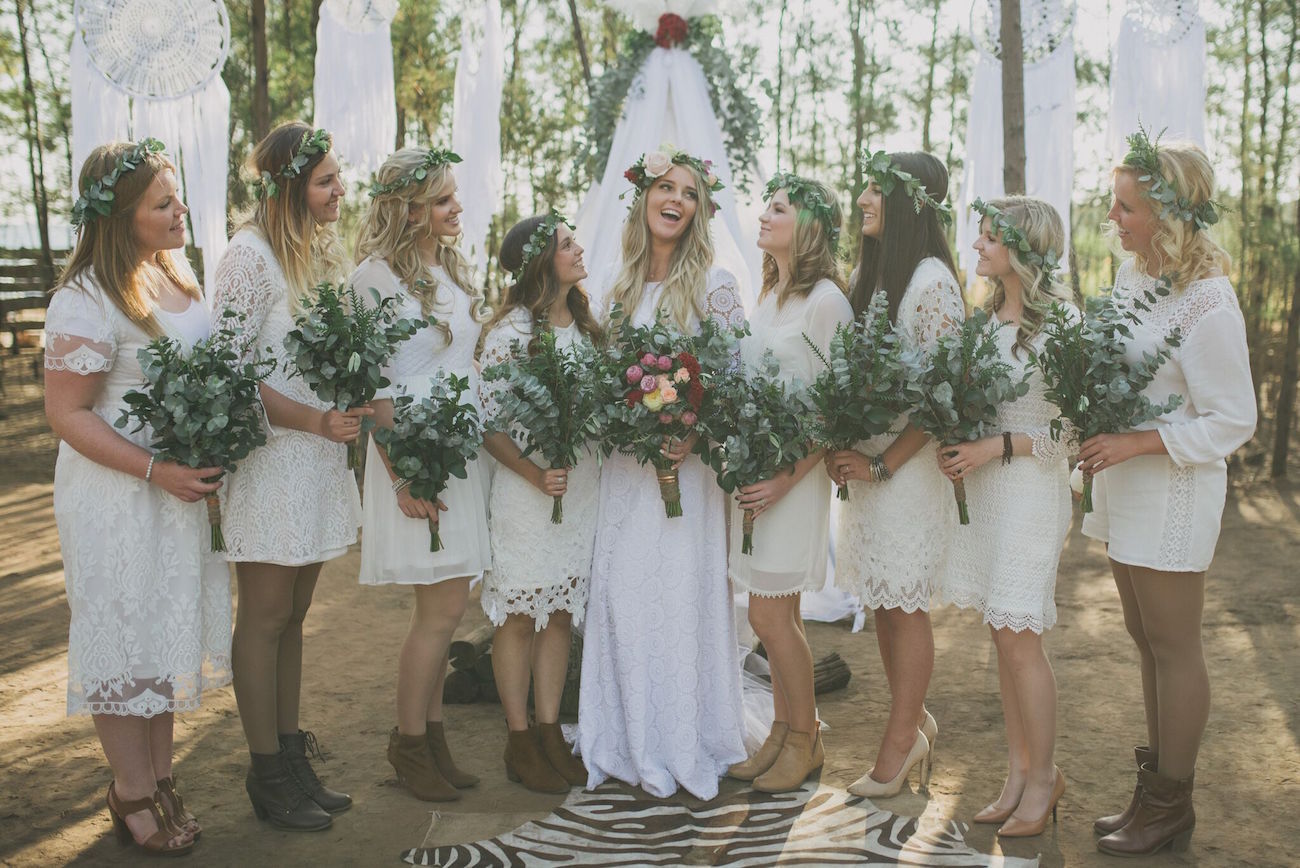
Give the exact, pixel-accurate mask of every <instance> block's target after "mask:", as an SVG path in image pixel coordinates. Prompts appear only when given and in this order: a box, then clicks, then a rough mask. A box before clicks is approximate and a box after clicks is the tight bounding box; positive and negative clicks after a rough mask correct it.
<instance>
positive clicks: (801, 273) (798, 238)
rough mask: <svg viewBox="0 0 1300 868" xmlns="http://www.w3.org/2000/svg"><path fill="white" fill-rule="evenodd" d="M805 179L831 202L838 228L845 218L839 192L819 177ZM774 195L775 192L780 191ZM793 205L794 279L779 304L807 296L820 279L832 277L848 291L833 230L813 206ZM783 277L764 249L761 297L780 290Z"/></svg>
mask: <svg viewBox="0 0 1300 868" xmlns="http://www.w3.org/2000/svg"><path fill="white" fill-rule="evenodd" d="M804 183H805V184H806V185H807V186H808V187H812V188H813V189H815V190H816V191H817V192H818V193H819V194H820V195H821V197H822V201H823V202H826V203H827V204H828V205H829V206H830V210H831V224H832V225H833V226H834V227H835V228H837V229H838V228H839V226H840V224H841V222H842V221H843V219H844V218H843V214H842V212H841V211H840V202H839V199H838V197H836V195H835V192H834V191H833V190H831V188H830V187H827V186H826V185H825V184H822V183H820V182H818V181H809V180H805V182H804ZM781 189H784V188H781ZM777 192H779V191H777ZM772 195H774V196H775V195H776V192H774V193H773V194H772ZM790 207H792V208H794V209H795V222H794V237H793V238H792V239H791V240H790V280H789V281H788V282H787V283H786V285H785V286H783V287H782V288H781V290H780V295H779V296H777V300H776V301H777V307H780V306H781V305H784V304H785V303H786V301H788V300H789V299H791V298H794V297H795V296H804V297H807V295H808V293H810V292H812V289H813V287H814V286H816V285H817V282H818V281H820V280H829V281H830V282H831V283H833V284H835V285H836V286H837V287H839V289H840V292H844V293H847V292H848V284H846V283H845V282H844V275H843V274H842V273H841V272H840V264H839V262H837V261H836V259H835V244H834V243H833V242H832V241H831V234H830V232H828V231H827V229H826V226H825V224H823V223H822V221H821V220H819V219H818V218H817V215H816V214H815V213H814V212H813V211H812V210H811V209H810V208H805V207H804V206H803V205H801V204H797V203H795V202H791V203H790ZM779 279H780V274H779V273H778V271H777V267H776V260H775V259H774V258H773V257H772V254H770V253H767V252H766V251H764V253H763V289H762V291H761V292H760V293H759V294H758V298H759V301H762V300H763V297H764V296H766V295H767V294H768V293H769V292H773V291H775V290H776V284H777V281H778V280H779Z"/></svg>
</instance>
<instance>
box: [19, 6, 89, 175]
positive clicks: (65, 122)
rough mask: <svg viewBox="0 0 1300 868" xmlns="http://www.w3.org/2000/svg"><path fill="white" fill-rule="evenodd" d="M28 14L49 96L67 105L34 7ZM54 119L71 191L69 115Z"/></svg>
mask: <svg viewBox="0 0 1300 868" xmlns="http://www.w3.org/2000/svg"><path fill="white" fill-rule="evenodd" d="M28 12H29V13H30V14H31V30H32V36H34V37H36V50H37V51H39V52H40V53H41V59H42V60H43V61H44V62H45V79H46V83H47V84H49V86H50V95H51V96H52V97H54V102H55V103H57V104H58V105H61V106H62V105H67V100H66V97H65V96H64V94H63V89H62V88H60V87H59V84H58V81H59V80H58V79H57V78H56V77H55V75H54V68H53V67H52V66H51V65H50V52H49V51H48V50H47V49H46V48H45V39H44V38H43V37H42V36H41V27H40V24H39V23H38V22H37V19H36V7H35V6H32V7H30V8H29V9H28ZM56 117H57V126H58V130H59V138H60V139H62V140H63V154H64V157H65V158H66V160H67V169H68V179H69V181H68V183H69V184H70V186H71V188H72V189H76V186H77V173H76V169H74V168H73V167H72V120H71V113H68V114H63V113H62V112H59V113H58V114H57V115H56ZM73 198H74V199H75V198H76V197H75V196H74V197H73Z"/></svg>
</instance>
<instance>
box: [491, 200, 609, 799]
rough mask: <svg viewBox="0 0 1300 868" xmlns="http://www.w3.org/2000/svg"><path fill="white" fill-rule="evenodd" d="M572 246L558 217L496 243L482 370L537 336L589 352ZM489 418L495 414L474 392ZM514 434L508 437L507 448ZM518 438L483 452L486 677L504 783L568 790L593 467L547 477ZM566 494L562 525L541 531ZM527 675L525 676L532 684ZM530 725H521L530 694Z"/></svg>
mask: <svg viewBox="0 0 1300 868" xmlns="http://www.w3.org/2000/svg"><path fill="white" fill-rule="evenodd" d="M582 252H583V251H582V247H581V246H580V245H579V244H578V242H577V239H575V238H574V237H573V230H572V228H571V227H570V226H569V225H568V223H566V222H565V220H564V218H563V217H561V216H560V215H559V214H556V213H554V212H552V213H551V214H550V215H548V216H544V217H542V216H538V217H530V218H528V219H527V220H522V221H520V222H519V223H516V224H515V225H514V227H513V228H511V230H510V231H509V232H507V233H506V237H505V240H504V241H502V242H501V258H500V261H501V265H502V266H503V267H504V268H507V269H509V270H510V271H511V272H512V273H513V274H514V275H516V278H515V282H514V283H513V284H511V285H510V286H509V287H507V288H506V291H505V298H504V301H503V302H502V304H501V307H500V308H498V310H497V313H496V316H495V318H494V319H493V320H492V322H491V324H489V325H488V326H487V336H486V337H485V338H484V339H483V355H482V363H483V366H484V367H485V368H486V367H487V366H488V365H496V364H500V363H503V362H508V361H509V360H510V359H511V358H512V356H513V354H514V353H515V352H516V349H517V348H518V349H522V350H523V351H524V352H528V351H530V350H531V349H532V344H533V341H534V340H535V338H536V336H537V334H538V333H540V332H541V331H543V330H550V331H552V332H554V334H555V339H556V345H557V346H558V347H559V348H560V349H561V350H567V349H569V348H572V347H574V346H576V345H579V344H582V343H588V344H590V343H591V342H599V341H600V340H601V338H602V334H601V329H600V326H599V324H598V323H597V322H596V320H595V318H594V317H593V316H592V314H591V309H590V306H589V304H588V300H587V293H586V292H585V291H584V290H583V288H582V286H581V285H579V283H578V281H580V280H582V279H583V278H585V277H586V276H587V269H586V268H585V267H583V262H582ZM483 401H484V405H485V407H486V408H487V412H488V414H491V413H493V411H494V410H495V409H496V404H495V401H494V400H493V396H492V392H491V390H488V389H486V388H485V389H484V391H483ZM512 435H513V439H512ZM523 435H524V432H523V431H522V430H520V429H518V428H517V427H516V428H515V429H512V431H511V433H510V434H505V433H501V432H497V433H494V434H489V435H487V437H485V438H484V441H483V445H484V447H486V449H487V451H488V453H489V454H491V455H492V457H493V458H495V459H496V460H497V462H498V463H499V464H500V467H499V468H498V470H497V472H496V474H495V475H494V476H493V479H492V499H491V504H490V505H491V509H490V510H489V512H490V515H491V521H490V528H491V531H492V534H491V536H492V572H491V573H490V574H489V575H488V576H487V577H485V578H484V581H483V597H482V603H483V611H484V612H486V613H487V616H488V618H489V619H490V620H491V621H492V623H493V624H495V625H496V628H497V630H496V635H495V636H494V637H493V639H492V673H493V675H494V677H495V678H496V684H497V693H499V694H500V696H501V705H502V708H503V709H504V710H505V713H506V726H507V729H508V742H507V746H506V757H505V762H506V774H507V775H508V776H509V777H510V779H511V780H519V781H522V782H523V785H524V786H525V787H527V788H528V789H530V790H536V791H538V792H545V793H562V792H567V791H568V789H569V787H570V786H571V785H581V784H585V783H586V782H587V769H586V767H585V766H584V765H583V764H582V762H581V760H579V759H578V758H577V757H575V756H574V755H573V751H572V750H570V748H569V747H568V745H567V744H565V741H564V736H563V735H562V734H561V732H560V724H559V717H560V696H561V694H562V693H563V692H564V679H565V675H566V673H567V671H568V664H569V641H570V626H571V624H572V623H573V622H575V621H576V622H581V620H582V613H583V609H584V607H585V606H586V603H587V588H588V585H589V584H590V582H591V555H592V546H593V545H594V544H595V540H596V503H597V496H598V495H599V493H600V464H599V462H598V461H597V460H596V458H595V457H594V456H591V455H587V456H585V457H583V458H581V459H580V460H579V461H578V463H577V465H575V466H574V467H568V468H560V469H554V470H553V469H550V468H549V467H548V465H547V464H546V463H545V462H544V461H543V459H542V457H541V455H540V454H538V453H533V454H532V455H530V456H528V457H524V456H523V454H522V448H521V447H522V446H523V445H524V441H523ZM561 495H563V496H564V521H563V522H562V523H560V524H553V523H552V522H551V506H552V502H553V499H554V498H556V497H559V496H561ZM530 676H531V677H530ZM530 681H531V682H532V686H533V705H534V708H535V710H536V715H537V725H536V726H535V727H531V728H530V727H529V726H528V686H529V682H530Z"/></svg>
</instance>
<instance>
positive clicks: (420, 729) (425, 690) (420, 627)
mask: <svg viewBox="0 0 1300 868" xmlns="http://www.w3.org/2000/svg"><path fill="white" fill-rule="evenodd" d="M412 587H413V588H414V591H415V611H414V612H412V613H411V626H410V629H408V630H407V633H406V641H404V642H403V643H402V650H401V652H400V653H399V654H398V657H397V729H398V731H399V732H401V734H402V735H424V732H425V730H426V729H427V721H434V722H441V721H442V685H443V682H444V681H446V680H447V649H448V648H449V647H450V646H451V635H452V633H453V632H455V630H456V625H458V624H459V623H460V619H461V617H462V616H463V615H464V614H465V602H466V601H467V600H468V599H469V576H461V577H460V578H456V579H447V580H445V581H442V582H438V583H437V584H436V585H413V586H412ZM494 656H495V655H494Z"/></svg>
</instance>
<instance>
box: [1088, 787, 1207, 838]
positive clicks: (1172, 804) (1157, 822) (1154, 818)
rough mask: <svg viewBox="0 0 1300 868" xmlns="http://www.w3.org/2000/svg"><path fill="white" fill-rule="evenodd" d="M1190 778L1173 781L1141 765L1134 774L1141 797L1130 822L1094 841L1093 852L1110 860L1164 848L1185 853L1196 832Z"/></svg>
mask: <svg viewBox="0 0 1300 868" xmlns="http://www.w3.org/2000/svg"><path fill="white" fill-rule="evenodd" d="M1194 777H1195V776H1193V777H1189V778H1187V779H1186V780H1182V781H1177V780H1174V779H1173V778H1167V777H1165V776H1164V775H1162V774H1160V773H1159V772H1157V771H1156V770H1155V769H1154V768H1153V767H1152V766H1150V765H1143V766H1142V768H1141V769H1140V770H1139V771H1138V778H1139V782H1140V783H1141V785H1142V797H1141V799H1140V801H1139V802H1138V807H1137V810H1136V811H1134V812H1133V819H1131V820H1129V822H1128V824H1127V825H1126V826H1124V828H1122V829H1120V830H1119V831H1118V832H1112V833H1111V834H1109V835H1107V836H1106V837H1104V838H1102V839H1101V840H1100V841H1098V842H1097V849H1099V850H1101V852H1103V853H1109V854H1110V855H1112V856H1150V855H1151V854H1153V853H1155V852H1157V851H1158V850H1160V849H1162V848H1163V847H1165V846H1166V845H1168V846H1169V848H1170V849H1171V850H1173V851H1175V852H1180V851H1183V850H1186V849H1187V845H1188V844H1189V843H1190V842H1191V840H1192V829H1194V828H1196V811H1194V810H1193V809H1192V782H1193V778H1194Z"/></svg>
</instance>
